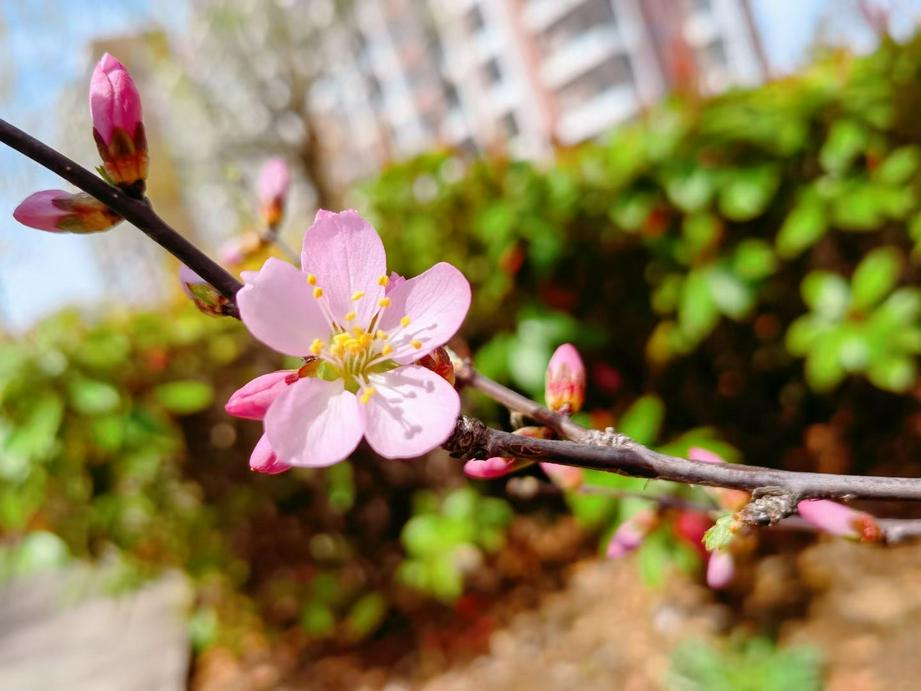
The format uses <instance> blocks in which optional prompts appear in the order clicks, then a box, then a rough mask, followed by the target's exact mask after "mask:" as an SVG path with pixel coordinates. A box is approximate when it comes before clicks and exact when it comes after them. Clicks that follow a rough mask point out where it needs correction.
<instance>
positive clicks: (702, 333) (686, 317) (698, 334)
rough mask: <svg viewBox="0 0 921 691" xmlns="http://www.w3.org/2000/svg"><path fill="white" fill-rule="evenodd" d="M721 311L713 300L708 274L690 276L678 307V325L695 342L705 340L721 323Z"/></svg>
mask: <svg viewBox="0 0 921 691" xmlns="http://www.w3.org/2000/svg"><path fill="white" fill-rule="evenodd" d="M719 317H720V315H719V309H718V308H717V304H716V302H715V301H714V299H713V292H712V290H711V287H710V281H709V277H708V273H707V272H706V271H701V270H695V271H692V272H691V273H689V274H688V276H687V280H686V281H685V284H684V292H683V293H682V295H681V303H680V305H679V307H678V324H679V325H680V326H681V330H682V331H683V332H684V333H685V334H686V335H687V336H689V337H690V338H692V339H694V340H701V339H703V338H705V337H706V336H707V335H708V334H709V333H710V332H711V331H712V330H713V328H714V327H715V326H716V324H717V322H718V321H719Z"/></svg>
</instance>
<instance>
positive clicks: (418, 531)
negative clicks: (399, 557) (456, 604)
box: [399, 487, 512, 602]
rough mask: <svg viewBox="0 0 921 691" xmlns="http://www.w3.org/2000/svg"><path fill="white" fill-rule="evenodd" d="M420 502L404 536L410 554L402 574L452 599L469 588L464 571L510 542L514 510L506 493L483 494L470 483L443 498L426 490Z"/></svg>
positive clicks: (412, 583)
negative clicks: (507, 528) (501, 496)
mask: <svg viewBox="0 0 921 691" xmlns="http://www.w3.org/2000/svg"><path fill="white" fill-rule="evenodd" d="M414 504H415V511H414V515H413V517H412V518H410V519H409V520H408V521H407V522H406V525H405V526H404V527H403V532H402V534H401V536H400V539H401V541H402V542H403V547H404V548H405V550H406V553H407V556H408V558H407V559H406V560H405V561H404V562H403V564H402V565H401V566H400V572H399V576H400V578H401V580H402V581H403V583H405V584H406V585H408V586H410V587H411V588H414V589H416V590H420V591H423V592H426V593H430V594H431V595H433V596H434V597H436V598H438V599H440V600H443V601H445V602H452V601H454V600H456V599H457V598H458V597H460V595H461V594H462V593H463V586H464V574H465V573H467V572H469V571H470V570H471V569H472V568H475V567H476V566H478V565H479V563H480V561H481V560H482V558H483V555H484V554H485V553H489V552H495V551H496V550H498V549H500V548H501V547H502V545H503V544H504V540H505V531H504V528H505V526H506V525H507V524H508V522H509V521H510V520H511V518H512V510H511V508H510V507H509V505H508V504H507V503H506V502H505V501H503V500H502V499H497V498H494V497H483V496H480V495H479V494H477V493H476V491H475V490H474V489H472V488H470V487H465V488H463V489H458V490H454V491H453V492H451V493H450V494H448V495H447V496H446V497H445V498H444V499H443V500H439V499H438V498H437V497H436V496H435V495H434V494H432V493H431V492H424V493H421V494H418V495H416V497H415V498H414Z"/></svg>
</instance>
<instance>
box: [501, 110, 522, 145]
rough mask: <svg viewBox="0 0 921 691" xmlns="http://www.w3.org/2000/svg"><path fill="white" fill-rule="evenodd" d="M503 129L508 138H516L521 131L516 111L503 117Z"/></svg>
mask: <svg viewBox="0 0 921 691" xmlns="http://www.w3.org/2000/svg"><path fill="white" fill-rule="evenodd" d="M502 129H503V131H504V132H505V136H506V138H508V139H514V138H515V137H517V136H518V135H519V134H520V133H521V130H519V129H518V120H517V118H516V117H515V114H514V113H506V114H505V116H504V117H503V118H502Z"/></svg>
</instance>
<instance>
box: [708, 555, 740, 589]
mask: <svg viewBox="0 0 921 691" xmlns="http://www.w3.org/2000/svg"><path fill="white" fill-rule="evenodd" d="M735 572H736V566H735V560H734V559H733V558H732V554H730V553H729V552H726V551H724V550H721V549H718V550H714V551H712V552H710V558H709V559H708V560H707V585H708V586H710V587H711V588H713V589H714V590H722V589H723V588H725V587H726V586H728V585H729V584H730V583H732V578H733V576H735Z"/></svg>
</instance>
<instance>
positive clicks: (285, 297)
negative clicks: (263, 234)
mask: <svg viewBox="0 0 921 691" xmlns="http://www.w3.org/2000/svg"><path fill="white" fill-rule="evenodd" d="M245 280H246V281H247V284H246V285H245V286H243V288H242V289H241V290H240V292H239V293H237V305H238V306H239V308H240V318H241V319H242V320H243V323H244V324H246V328H247V329H249V331H250V333H251V334H253V336H255V337H256V338H258V339H259V340H260V341H262V342H263V343H265V344H266V345H267V346H269V347H270V348H273V349H274V350H277V351H278V352H280V353H284V354H285V355H294V356H298V357H299V356H303V355H306V354H307V353H308V352H309V350H310V344H311V343H312V342H313V339H314V338H321V339H323V340H324V341H325V340H326V338H327V337H328V336H329V325H328V324H327V321H326V318H325V317H324V316H323V312H322V311H321V310H320V307H319V305H317V301H316V300H315V299H314V297H313V295H312V294H311V292H310V287H309V286H308V285H307V279H306V278H305V276H304V274H303V273H301V272H300V271H298V270H297V269H295V268H294V267H293V266H291V265H290V264H288V263H287V262H283V261H281V260H280V259H276V258H275V257H270V258H269V259H267V260H266V262H265V264H263V265H262V268H261V269H260V270H259V271H258V272H257V273H255V274H251V273H247V274H246V276H245Z"/></svg>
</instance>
